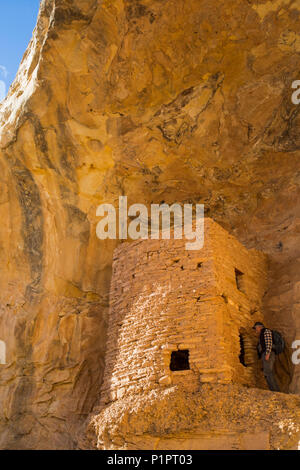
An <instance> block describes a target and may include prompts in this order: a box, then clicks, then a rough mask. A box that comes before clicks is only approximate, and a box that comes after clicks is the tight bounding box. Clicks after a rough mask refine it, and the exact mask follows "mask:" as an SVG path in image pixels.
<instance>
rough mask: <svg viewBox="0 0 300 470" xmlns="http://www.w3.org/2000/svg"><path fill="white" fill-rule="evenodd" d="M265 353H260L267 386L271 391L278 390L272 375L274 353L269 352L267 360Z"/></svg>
mask: <svg viewBox="0 0 300 470" xmlns="http://www.w3.org/2000/svg"><path fill="white" fill-rule="evenodd" d="M265 356H266V353H263V355H262V363H263V371H264V376H265V378H266V381H267V384H268V387H269V389H270V390H272V392H280V389H279V386H278V383H277V381H276V379H275V376H274V364H275V357H276V356H275V353H274V351H272V352H271V354H270V358H269V360H268V361H267V360H266V357H265Z"/></svg>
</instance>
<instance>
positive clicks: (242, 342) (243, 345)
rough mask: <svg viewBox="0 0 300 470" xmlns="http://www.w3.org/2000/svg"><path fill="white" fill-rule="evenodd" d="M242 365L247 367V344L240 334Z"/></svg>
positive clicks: (240, 358)
mask: <svg viewBox="0 0 300 470" xmlns="http://www.w3.org/2000/svg"><path fill="white" fill-rule="evenodd" d="M239 360H240V363H241V364H243V366H244V367H247V365H246V363H245V344H244V338H243V335H241V334H240V355H239Z"/></svg>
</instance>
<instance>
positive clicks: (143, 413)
mask: <svg viewBox="0 0 300 470" xmlns="http://www.w3.org/2000/svg"><path fill="white" fill-rule="evenodd" d="M299 404H300V399H299V397H298V396H292V395H286V394H282V393H275V394H274V393H272V392H270V391H267V390H258V389H255V388H252V389H250V388H249V389H247V388H246V387H242V386H240V385H221V384H213V385H211V384H203V385H202V387H201V389H200V390H199V391H197V393H193V392H188V391H187V390H186V389H185V387H183V386H182V387H180V386H173V387H169V388H166V389H165V390H163V391H162V390H151V391H148V392H147V393H144V394H139V395H136V396H132V395H128V396H125V397H123V398H121V399H119V400H117V401H115V402H114V403H112V405H111V406H109V407H106V408H105V409H104V411H103V412H102V413H101V415H99V416H96V417H95V418H94V419H93V420H92V422H91V425H90V436H91V440H92V436H93V435H94V430H96V433H97V437H98V440H97V445H98V448H99V449H110V450H112V449H123V450H133V449H155V450H160V449H199V450H201V449H237V450H247V449H265V450H269V449H273V450H275V449H276V450H277V449H278V450H279V449H297V445H298V440H299V435H300V426H299V423H300V421H299V420H300V411H299Z"/></svg>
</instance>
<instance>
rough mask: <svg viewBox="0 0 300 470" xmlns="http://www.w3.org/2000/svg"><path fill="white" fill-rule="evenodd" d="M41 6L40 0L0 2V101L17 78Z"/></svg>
mask: <svg viewBox="0 0 300 470" xmlns="http://www.w3.org/2000/svg"><path fill="white" fill-rule="evenodd" d="M39 5H40V0H0V101H1V100H2V99H3V98H4V96H5V94H6V92H7V90H8V88H9V86H10V84H11V83H12V81H13V80H14V78H15V75H16V73H17V70H18V68H19V65H20V62H21V60H22V57H23V54H24V52H25V50H26V48H27V45H28V43H29V41H30V38H31V35H32V31H33V29H34V27H35V24H36V20H37V15H38V10H39Z"/></svg>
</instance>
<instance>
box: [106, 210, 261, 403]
mask: <svg viewBox="0 0 300 470" xmlns="http://www.w3.org/2000/svg"><path fill="white" fill-rule="evenodd" d="M266 283H267V262H266V257H265V255H264V254H262V253H260V252H258V251H256V250H247V249H246V248H245V247H244V246H243V245H241V243H239V242H238V241H237V240H236V239H235V238H234V237H233V236H231V235H229V234H228V233H227V232H226V231H225V230H224V229H223V228H222V227H220V226H219V225H218V224H217V223H215V222H214V221H213V220H211V219H205V239H204V246H203V248H202V249H201V250H198V251H188V250H186V249H185V240H174V239H171V240H138V241H134V242H132V243H128V242H127V243H123V244H121V245H120V246H119V247H118V248H117V249H116V251H115V254H114V262H113V275H112V283H111V294H110V313H109V324H108V332H109V335H108V341H107V350H106V367H105V376H104V382H103V387H102V396H101V404H103V405H104V404H107V403H109V402H111V401H114V400H117V399H119V398H121V397H122V396H124V395H126V396H128V394H136V393H139V392H145V391H147V390H148V391H149V390H151V389H155V388H162V387H168V386H171V385H176V384H181V385H182V386H183V387H184V388H185V389H186V390H188V391H197V390H198V389H199V387H200V386H201V384H202V383H205V382H210V383H222V384H226V383H239V384H242V385H247V386H249V387H265V385H264V379H263V377H262V374H261V371H260V370H258V362H257V358H256V349H255V345H256V340H255V338H254V337H253V332H252V330H251V326H252V325H253V323H254V321H256V320H260V321H261V320H262V319H263V317H262V313H261V312H262V308H261V303H262V297H263V295H264V292H265V290H266Z"/></svg>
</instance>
